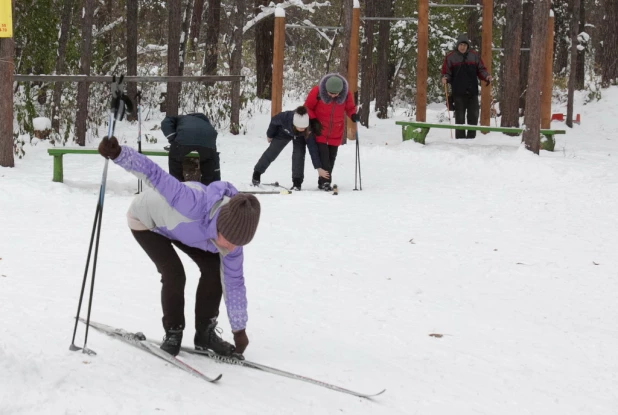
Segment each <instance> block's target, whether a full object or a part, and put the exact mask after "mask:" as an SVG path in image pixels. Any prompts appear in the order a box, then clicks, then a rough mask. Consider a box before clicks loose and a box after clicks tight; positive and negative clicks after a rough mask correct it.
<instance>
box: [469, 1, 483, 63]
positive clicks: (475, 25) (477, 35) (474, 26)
mask: <svg viewBox="0 0 618 415" xmlns="http://www.w3.org/2000/svg"><path fill="white" fill-rule="evenodd" d="M468 4H480V5H482V4H483V0H468ZM468 10H469V11H470V13H469V14H468V21H467V29H468V39H470V42H472V46H471V47H472V48H474V49H475V50H476V51H477V52H478V53H479V55H481V56H483V42H482V38H483V36H482V35H483V34H482V33H481V31H480V30H479V28H480V20H481V14H482V12H483V9H482V8H479V9H478V10H477V9H473V8H470V9H468Z"/></svg>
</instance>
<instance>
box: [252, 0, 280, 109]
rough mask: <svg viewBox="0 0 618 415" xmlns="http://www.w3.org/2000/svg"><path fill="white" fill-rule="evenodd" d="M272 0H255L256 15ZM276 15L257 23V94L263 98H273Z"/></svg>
mask: <svg viewBox="0 0 618 415" xmlns="http://www.w3.org/2000/svg"><path fill="white" fill-rule="evenodd" d="M269 3H270V0H255V2H254V6H255V8H254V15H256V16H257V15H258V14H259V13H260V12H261V11H262V9H261V7H260V6H267V5H268V4H269ZM274 24H275V17H274V16H269V17H267V18H264V19H262V20H261V21H259V22H258V23H257V24H256V25H255V28H254V30H255V74H256V76H257V87H256V95H257V97H258V98H261V99H268V100H270V99H271V91H272V84H273V69H272V64H273V41H274V32H273V28H274Z"/></svg>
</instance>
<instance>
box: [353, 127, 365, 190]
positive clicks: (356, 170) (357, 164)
mask: <svg viewBox="0 0 618 415" xmlns="http://www.w3.org/2000/svg"><path fill="white" fill-rule="evenodd" d="M355 135H356V162H355V163H354V190H359V189H357V188H356V178H357V174H358V181H359V183H360V190H363V179H362V176H361V164H360V147H359V143H358V122H357V123H356V132H355Z"/></svg>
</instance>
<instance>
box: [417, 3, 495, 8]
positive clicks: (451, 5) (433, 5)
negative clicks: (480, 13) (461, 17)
mask: <svg viewBox="0 0 618 415" xmlns="http://www.w3.org/2000/svg"><path fill="white" fill-rule="evenodd" d="M429 7H469V8H471V7H474V8H477V7H478V8H479V9H482V8H483V5H482V4H438V3H429Z"/></svg>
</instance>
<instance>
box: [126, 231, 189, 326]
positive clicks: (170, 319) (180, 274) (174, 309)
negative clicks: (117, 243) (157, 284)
mask: <svg viewBox="0 0 618 415" xmlns="http://www.w3.org/2000/svg"><path fill="white" fill-rule="evenodd" d="M131 233H133V236H134V237H135V240H137V243H139V244H140V246H141V247H142V249H143V250H144V251H145V252H146V254H147V255H148V257H149V258H150V259H151V260H152V262H154V264H155V266H156V267H157V271H159V273H160V274H161V283H162V286H161V306H162V308H163V319H162V321H163V328H164V329H165V330H169V329H171V328H177V327H182V328H183V329H184V327H185V315H184V308H185V282H186V276H185V270H184V267H183V266H182V261H181V260H180V257H179V256H178V253H176V251H175V250H174V247H173V246H172V241H171V240H169V239H167V238H166V237H164V236H162V235H159V234H158V233H155V232H151V231H134V230H132V231H131Z"/></svg>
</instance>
